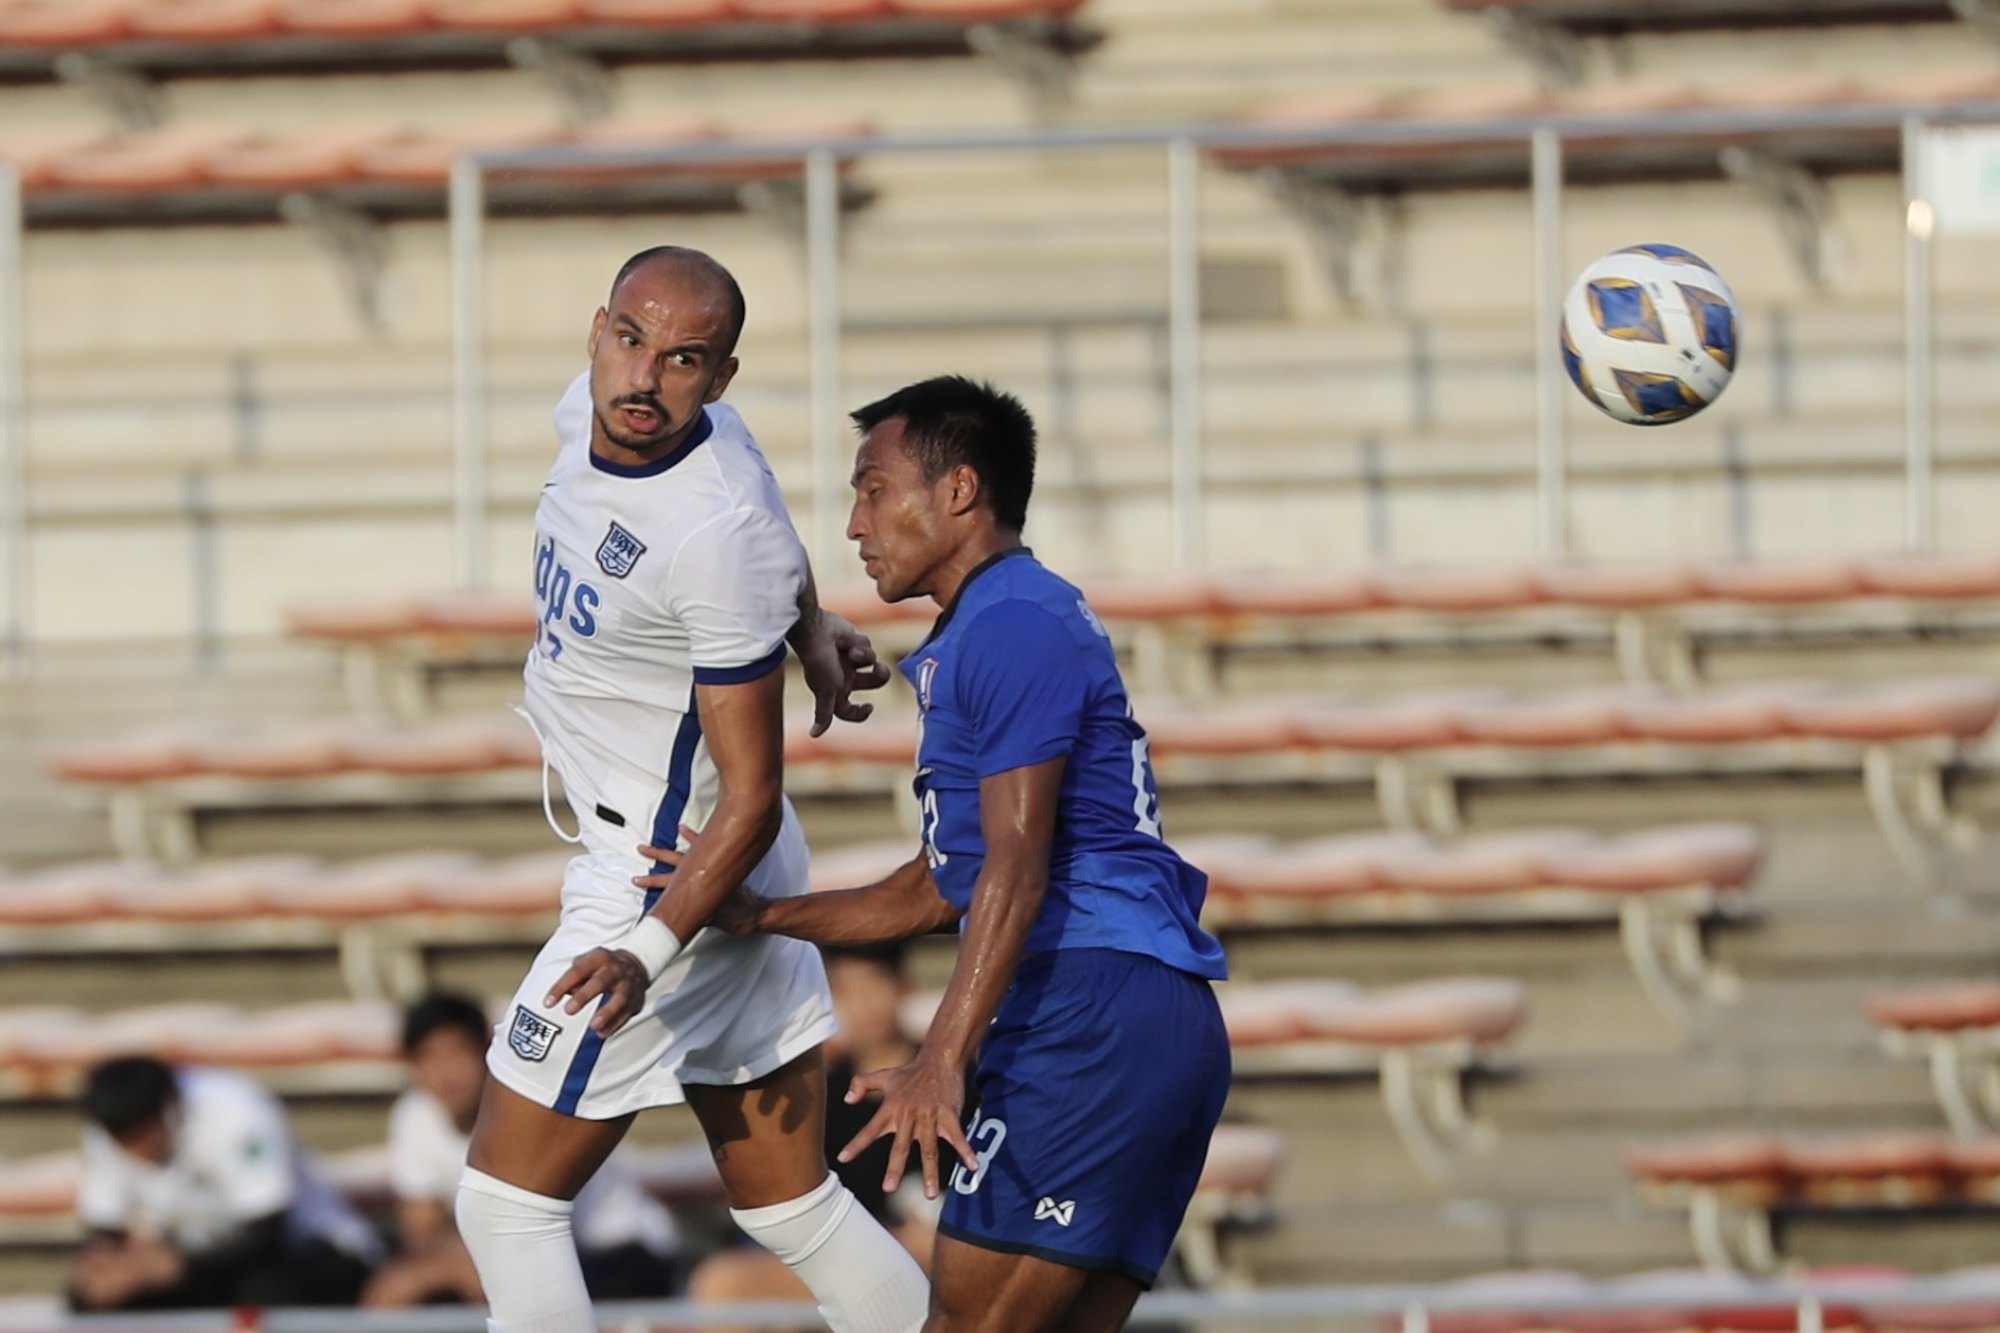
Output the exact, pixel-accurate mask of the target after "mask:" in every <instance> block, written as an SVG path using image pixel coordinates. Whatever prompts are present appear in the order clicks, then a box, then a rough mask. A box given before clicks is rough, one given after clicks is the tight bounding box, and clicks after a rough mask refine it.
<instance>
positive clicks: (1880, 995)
mask: <svg viewBox="0 0 2000 1333" xmlns="http://www.w3.org/2000/svg"><path fill="white" fill-rule="evenodd" d="M1867 1009H1868V1017H1869V1018H1870V1019H1871V1020H1873V1021H1874V1022H1875V1023H1876V1024H1877V1025H1879V1026H1881V1027H1885V1028H1900V1029H1903V1030H1905V1031H1910V1032H1958V1031H1961V1030H1963V1029H1966V1028H2000V981H1955V982H1949V983H1947V984H1944V985H1938V986H1916V987H1911V988H1908V989H1904V990H1893V991H1878V992H1877V993H1875V994H1874V995H1871V996H1869V997H1868V1001H1867Z"/></svg>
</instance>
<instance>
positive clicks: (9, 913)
mask: <svg viewBox="0 0 2000 1333" xmlns="http://www.w3.org/2000/svg"><path fill="white" fill-rule="evenodd" d="M163 884H164V879H163V877H162V876H161V875H160V873H159V872H158V871H156V870H153V869H152V868H151V867H148V866H141V865H132V864H129V863H127V862H124V861H88V862H84V863H82V864H79V865H68V866H59V867H56V868H55V869H52V870H44V871H42V872H40V873H39V874H35V875H28V876H24V877H21V878H15V879H0V925H8V926H66V925H80V924H85V923H88V922H92V921H97V920H100V919H102V918H103V917H105V916H107V915H109V914H110V913H111V912H112V911H113V909H114V904H115V900H116V895H117V894H119V893H120V892H122V891H125V890H126V889H128V888H138V889H142V890H143V889H145V888H149V887H150V888H159V887H161V886H162V885H163Z"/></svg>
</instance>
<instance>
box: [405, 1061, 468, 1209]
mask: <svg viewBox="0 0 2000 1333" xmlns="http://www.w3.org/2000/svg"><path fill="white" fill-rule="evenodd" d="M465 1150H466V1139H465V1135H463V1134H460V1133H459V1132H458V1130H457V1128H456V1127H455V1126H454V1125H453V1124H452V1123H451V1117H450V1116H449V1115H447V1114H446V1112H445V1109H444V1107H443V1106H441V1105H439V1104H438V1101H437V1099H436V1098H434V1097H432V1096H430V1095H429V1094H427V1093H424V1092H422V1091H419V1090H418V1089H416V1088H411V1089H409V1090H408V1091H407V1092H405V1093H403V1095H402V1096H400V1097H398V1098H397V1099H396V1105H395V1108H394V1109H393V1110H391V1111H390V1112H389V1188H390V1190H391V1192H393V1193H394V1194H395V1196H396V1198H397V1199H398V1200H399V1201H401V1202H404V1203H410V1202H415V1201H418V1200H431V1201H443V1202H450V1200H451V1199H452V1198H453V1197H454V1196H455V1195H456V1194H457V1193H458V1178H459V1175H460V1173H462V1172H463V1171H464V1169H465Z"/></svg>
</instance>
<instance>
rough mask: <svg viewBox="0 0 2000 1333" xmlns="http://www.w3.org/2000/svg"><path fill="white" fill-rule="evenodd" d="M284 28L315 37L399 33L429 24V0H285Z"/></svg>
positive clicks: (390, 34) (375, 35)
mask: <svg viewBox="0 0 2000 1333" xmlns="http://www.w3.org/2000/svg"><path fill="white" fill-rule="evenodd" d="M279 13H280V15H281V16H282V18H283V20H284V25H285V28H286V30H287V31H289V32H296V33H303V34H307V35H310V36H318V37H362V38H370V37H372V38H381V37H402V36H406V35H408V34H410V33H413V32H420V31H422V30H423V29H424V28H427V27H429V26H430V23H431V3H430V0H284V4H283V5H282V6H281V7H280V9H279Z"/></svg>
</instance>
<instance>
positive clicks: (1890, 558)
mask: <svg viewBox="0 0 2000 1333" xmlns="http://www.w3.org/2000/svg"><path fill="white" fill-rule="evenodd" d="M1861 581H1862V584H1863V586H1864V587H1865V588H1866V589H1867V591H1869V592H1872V593H1881V594H1884V595H1886V596H1892V597H1908V598H1912V599H1915V600H1921V601H1940V602H1948V601H1959V600H1964V599H1969V598H1989V597H2000V556H1993V555H1886V556H1876V557H1874V558H1872V559H1868V560H1864V561H1862V562H1861Z"/></svg>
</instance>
